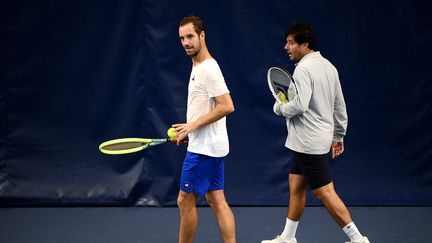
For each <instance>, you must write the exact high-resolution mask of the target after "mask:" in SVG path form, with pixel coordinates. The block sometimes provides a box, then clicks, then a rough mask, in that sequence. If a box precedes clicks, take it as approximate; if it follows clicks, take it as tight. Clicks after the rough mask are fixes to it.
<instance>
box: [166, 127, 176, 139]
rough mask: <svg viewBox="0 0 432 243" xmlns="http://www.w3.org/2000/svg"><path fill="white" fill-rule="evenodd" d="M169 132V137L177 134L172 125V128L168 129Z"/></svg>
mask: <svg viewBox="0 0 432 243" xmlns="http://www.w3.org/2000/svg"><path fill="white" fill-rule="evenodd" d="M167 134H168V137H170V138H174V137H175V136H176V135H177V133H176V130H175V128H174V127H171V128H170V129H168V131H167Z"/></svg>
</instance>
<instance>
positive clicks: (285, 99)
mask: <svg viewBox="0 0 432 243" xmlns="http://www.w3.org/2000/svg"><path fill="white" fill-rule="evenodd" d="M278 97H279V99H280V100H281V102H282V103H287V102H288V100H287V98H286V96H285V94H284V93H282V92H279V93H278Z"/></svg>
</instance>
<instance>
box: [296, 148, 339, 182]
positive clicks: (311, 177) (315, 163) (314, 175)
mask: <svg viewBox="0 0 432 243" xmlns="http://www.w3.org/2000/svg"><path fill="white" fill-rule="evenodd" d="M293 152H294V154H293V157H292V159H291V171H290V174H296V175H303V176H304V179H305V180H306V182H307V183H308V184H309V186H310V187H311V188H312V189H317V188H320V187H322V186H325V185H327V184H329V183H330V182H331V181H332V180H333V176H332V174H331V171H330V165H329V161H328V157H329V154H328V153H327V154H319V155H315V154H303V153H298V152H295V151H293Z"/></svg>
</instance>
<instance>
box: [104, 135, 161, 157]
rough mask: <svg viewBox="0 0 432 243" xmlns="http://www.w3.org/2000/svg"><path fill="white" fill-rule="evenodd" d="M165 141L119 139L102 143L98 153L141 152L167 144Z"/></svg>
mask: <svg viewBox="0 0 432 243" xmlns="http://www.w3.org/2000/svg"><path fill="white" fill-rule="evenodd" d="M167 141H168V140H167V139H151V138H119V139H114V140H109V141H106V142H103V143H101V144H100V145H99V151H101V152H102V153H104V154H113V155H115V154H129V153H135V152H138V151H141V150H143V149H146V148H147V147H150V146H155V145H158V144H161V143H165V142H167Z"/></svg>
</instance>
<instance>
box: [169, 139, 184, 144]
mask: <svg viewBox="0 0 432 243" xmlns="http://www.w3.org/2000/svg"><path fill="white" fill-rule="evenodd" d="M167 141H168V142H171V143H177V138H167ZM187 142H188V140H183V141H182V142H181V143H187Z"/></svg>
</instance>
